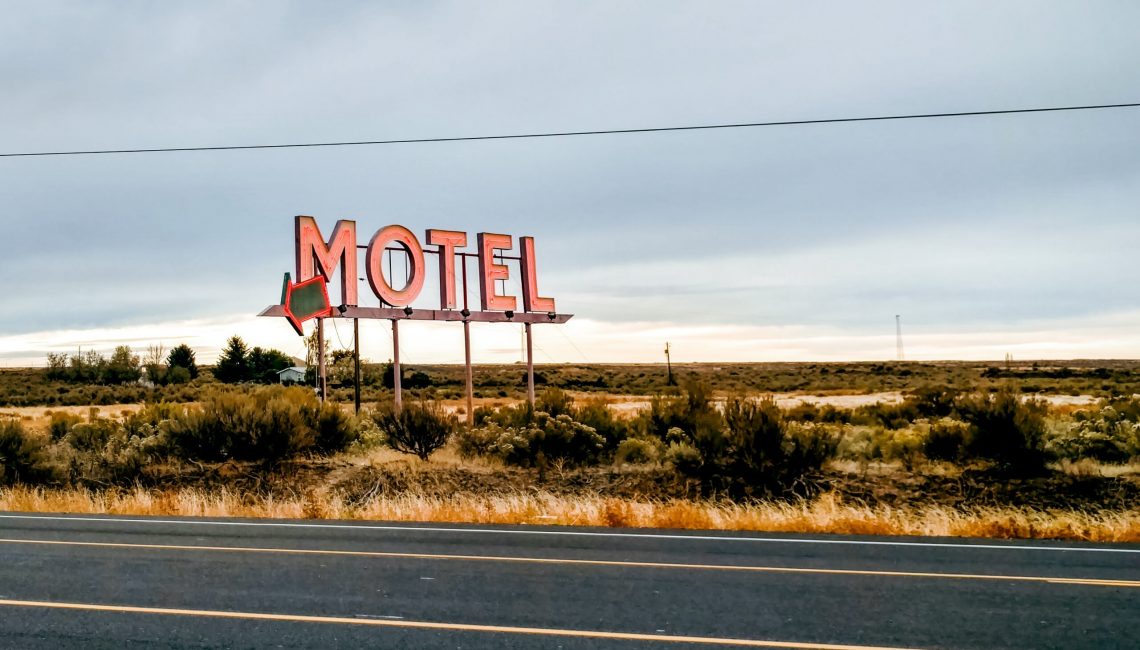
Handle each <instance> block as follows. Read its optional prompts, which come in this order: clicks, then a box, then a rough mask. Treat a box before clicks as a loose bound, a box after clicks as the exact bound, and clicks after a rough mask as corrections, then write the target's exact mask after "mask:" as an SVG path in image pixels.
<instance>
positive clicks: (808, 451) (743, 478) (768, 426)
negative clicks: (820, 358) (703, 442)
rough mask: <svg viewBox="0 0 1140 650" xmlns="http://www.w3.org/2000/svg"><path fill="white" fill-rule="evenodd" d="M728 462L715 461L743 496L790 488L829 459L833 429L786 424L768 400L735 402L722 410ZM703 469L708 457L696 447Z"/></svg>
mask: <svg viewBox="0 0 1140 650" xmlns="http://www.w3.org/2000/svg"><path fill="white" fill-rule="evenodd" d="M724 419H725V424H726V425H727V435H726V436H725V438H726V440H725V442H726V443H727V444H726V445H725V446H724V447H722V448H720V449H723V450H724V451H723V452H722V453H724V452H727V454H728V456H727V457H726V458H725V459H723V460H721V461H720V464H721V465H722V466H723V467H725V468H726V469H727V470H728V472H729V474H730V475H731V477H732V478H733V479H735V480H736V481H738V482H743V488H744V491H745V492H746V493H752V492H753V491H755V490H756V489H763V490H776V489H783V488H787V487H790V486H791V485H793V484H794V483H795V482H796V481H798V480H800V479H801V478H802V477H803V476H804V475H805V474H808V473H810V472H815V471H819V469H820V468H821V467H822V466H823V463H824V462H825V461H827V460H828V459H829V458H831V457H832V456H834V454H835V450H836V446H837V444H838V437H837V436H836V435H834V429H833V428H831V427H828V426H826V425H824V426H817V425H814V424H811V423H807V424H800V423H796V424H790V423H787V422H785V420H784V417H783V413H782V412H781V411H780V408H779V406H777V405H776V402H775V401H774V400H772V399H764V400H761V401H759V402H757V401H754V400H748V399H742V398H736V399H731V400H729V401H728V402H727V403H726V404H725V407H724ZM697 448H698V449H699V450H701V452H702V456H703V457H704V459H705V463H706V466H707V464H708V461H709V458H710V456H709V455H708V453H707V452H706V450H705V449H702V448H701V446H700V445H698V447H697Z"/></svg>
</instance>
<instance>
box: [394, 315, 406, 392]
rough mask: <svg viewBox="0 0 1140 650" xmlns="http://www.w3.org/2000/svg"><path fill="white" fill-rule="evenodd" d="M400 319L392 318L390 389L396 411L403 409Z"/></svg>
mask: <svg viewBox="0 0 1140 650" xmlns="http://www.w3.org/2000/svg"><path fill="white" fill-rule="evenodd" d="M401 374H402V373H401V372H400V321H399V320H398V319H395V318H393V319H392V391H393V393H395V407H396V413H397V414H399V413H400V411H401V410H402V409H403V407H404V404H403V399H401V395H400V375H401Z"/></svg>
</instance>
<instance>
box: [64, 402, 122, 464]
mask: <svg viewBox="0 0 1140 650" xmlns="http://www.w3.org/2000/svg"><path fill="white" fill-rule="evenodd" d="M116 428H118V424H117V423H116V422H115V421H114V420H111V419H108V418H104V417H99V415H98V412H97V410H96V409H91V412H90V414H89V415H88V418H87V421H86V422H79V423H77V424H75V425H74V426H72V427H71V429H70V430H69V431H68V432H67V435H66V436H64V438H63V441H64V442H65V443H66V444H67V445H68V446H70V447H71V448H72V449H75V450H76V451H79V452H92V453H99V452H101V451H102V450H103V447H105V446H106V445H107V442H108V441H110V439H111V436H113V435H115V430H116Z"/></svg>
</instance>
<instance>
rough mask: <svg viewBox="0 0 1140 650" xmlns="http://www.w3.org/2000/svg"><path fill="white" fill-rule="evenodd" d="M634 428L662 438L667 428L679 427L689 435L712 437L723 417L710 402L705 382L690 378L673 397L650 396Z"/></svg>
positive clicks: (666, 433)
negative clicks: (677, 394) (636, 427)
mask: <svg viewBox="0 0 1140 650" xmlns="http://www.w3.org/2000/svg"><path fill="white" fill-rule="evenodd" d="M637 425H638V428H639V429H641V430H642V431H643V432H644V433H646V434H648V435H650V436H653V437H655V438H657V439H659V440H662V441H666V440H667V437H668V434H669V432H670V430H672V429H679V430H680V431H682V432H683V433H684V434H685V435H686V436H687V437H688V438H689V439H693V438H696V437H715V436H716V435H717V432H718V431H719V430H720V429H721V428H722V427H723V426H724V418H723V417H721V414H720V413H719V412H717V410H716V408H715V407H714V406H713V404H712V390H711V389H710V388H709V387H708V385H707V384H704V383H701V382H696V381H690V382H687V383H686V384H685V387H684V393H683V394H682V395H679V396H676V397H662V396H658V397H655V398H653V401H652V402H650V404H649V409H648V410H647V411H642V413H641V414H639V416H638V419H637Z"/></svg>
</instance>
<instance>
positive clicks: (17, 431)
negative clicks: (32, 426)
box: [0, 418, 49, 485]
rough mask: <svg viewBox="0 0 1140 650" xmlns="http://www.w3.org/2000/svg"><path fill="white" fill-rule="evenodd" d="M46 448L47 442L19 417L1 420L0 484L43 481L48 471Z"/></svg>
mask: <svg viewBox="0 0 1140 650" xmlns="http://www.w3.org/2000/svg"><path fill="white" fill-rule="evenodd" d="M46 448H47V441H46V440H44V439H43V438H42V437H40V436H37V435H34V434H31V433H29V432H28V431H26V430H25V429H24V425H23V424H21V423H20V422H19V421H18V420H10V419H7V418H5V419H3V420H0V485H12V484H13V483H35V482H38V481H41V480H43V479H44V478H45V477H46V476H47V475H48V474H49V471H48V469H47V466H46V460H47V454H46Z"/></svg>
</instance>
